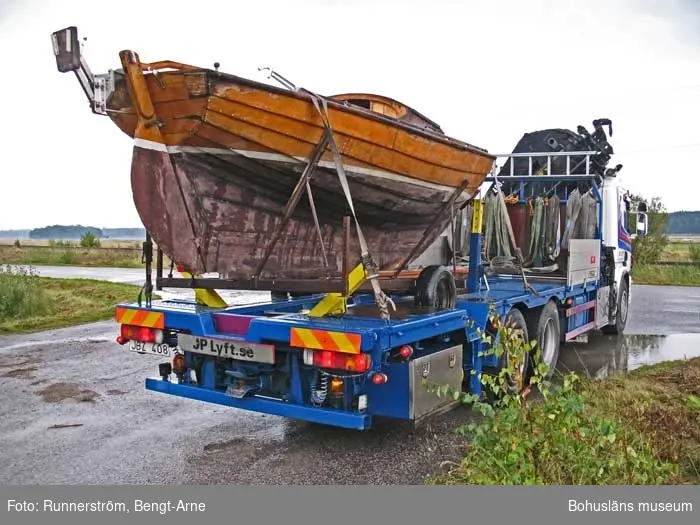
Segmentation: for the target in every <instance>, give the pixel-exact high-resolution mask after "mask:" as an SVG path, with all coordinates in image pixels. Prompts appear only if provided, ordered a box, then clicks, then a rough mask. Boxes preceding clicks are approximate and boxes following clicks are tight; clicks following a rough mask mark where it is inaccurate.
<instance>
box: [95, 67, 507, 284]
mask: <svg viewBox="0 0 700 525" xmlns="http://www.w3.org/2000/svg"><path fill="white" fill-rule="evenodd" d="M144 78H145V85H146V86H147V89H148V93H149V95H150V98H151V99H152V101H153V108H154V110H155V115H156V119H157V122H158V134H157V138H156V139H155V140H154V133H152V132H149V133H145V132H143V129H144V128H143V127H140V126H139V125H138V123H139V116H138V115H137V112H136V110H135V109H134V104H133V102H132V101H133V98H134V97H133V93H132V92H131V91H130V90H129V88H128V87H127V83H126V82H125V80H124V79H122V80H121V81H119V82H117V83H116V85H115V88H114V91H113V93H112V95H111V96H110V98H109V100H108V106H109V107H110V108H111V109H112V110H113V111H112V113H111V118H112V119H113V121H114V122H115V123H116V124H117V125H118V126H119V127H120V128H121V129H122V130H123V131H124V132H125V133H127V134H128V135H129V136H131V137H133V138H134V149H133V159H132V172H131V184H132V190H133V196H134V203H135V205H136V209H137V211H138V213H139V216H140V218H141V220H142V221H143V224H144V226H145V228H146V229H147V230H148V231H149V233H150V234H151V236H152V237H153V239H154V241H155V243H156V244H157V245H158V246H159V248H161V249H162V250H163V252H164V253H165V254H166V255H167V256H168V257H170V258H171V259H172V260H174V261H175V262H176V263H178V264H180V265H182V266H184V267H185V268H187V269H189V270H190V271H193V272H197V273H208V272H217V273H219V274H220V276H221V277H222V278H227V279H234V280H249V279H251V278H254V277H255V276H256V275H257V278H259V279H261V280H272V279H278V280H279V279H314V278H321V277H341V276H342V271H343V254H344V250H343V246H344V233H343V217H344V216H348V215H351V214H352V212H351V210H350V208H349V206H348V203H347V201H346V197H345V195H344V193H343V190H342V186H341V184H340V181H339V178H338V174H337V172H336V169H335V164H334V161H333V157H332V156H331V153H330V151H328V150H326V152H325V153H324V154H323V156H322V157H321V161H320V162H319V164H318V166H317V168H316V169H315V171H314V173H313V175H312V178H311V180H310V187H311V190H312V195H313V200H314V204H315V208H316V210H317V214H318V218H319V222H320V231H321V237H322V239H323V248H322V246H321V243H320V241H319V232H318V228H317V227H316V224H315V221H314V218H313V215H312V211H311V210H312V207H311V205H310V202H309V200H308V198H307V196H306V194H304V196H303V197H302V199H301V200H300V202H299V204H298V206H297V208H296V210H295V212H294V213H293V215H292V216H291V219H290V220H289V221H288V222H287V224H286V225H284V226H283V224H282V223H283V212H284V208H285V205H286V204H287V201H288V199H289V197H290V195H291V193H292V191H293V188H294V186H295V185H296V184H297V181H298V180H299V177H300V175H301V173H302V171H303V170H304V167H305V165H306V162H307V159H308V158H309V157H310V156H311V155H312V153H313V151H314V149H315V147H316V145H317V144H318V143H319V142H320V141H321V139H322V137H323V134H324V127H323V121H322V119H321V117H320V115H319V114H318V111H317V110H316V108H315V107H314V105H313V104H312V102H311V99H310V98H309V96H308V95H304V94H300V93H296V92H290V91H286V90H279V89H276V88H274V87H271V86H268V85H266V84H260V83H256V82H253V81H249V80H247V79H241V78H239V77H232V76H226V75H221V74H219V73H214V72H211V71H206V70H205V71H196V72H187V73H184V72H165V73H163V74H160V75H158V77H157V78H156V77H155V76H154V75H152V74H147V75H144ZM328 116H329V120H330V122H331V126H332V129H333V138H334V140H335V142H336V144H337V146H338V149H339V152H340V155H341V158H342V162H343V166H344V170H345V172H346V174H347V177H348V182H349V187H350V193H351V196H352V201H353V205H354V209H355V212H356V215H357V219H358V222H359V224H360V226H361V228H362V232H363V234H364V237H365V239H366V240H367V244H368V246H369V250H370V253H371V255H372V257H373V260H374V261H375V263H376V264H377V265H378V267H379V269H380V270H391V269H393V268H395V267H397V266H398V265H400V264H401V263H402V262H404V259H405V258H407V257H408V256H409V255H410V254H411V252H412V251H413V249H414V247H415V246H416V244H417V243H418V242H419V241H420V240H421V238H422V237H423V235H424V232H425V230H426V228H428V227H429V226H430V225H431V223H433V220H434V219H435V216H436V214H437V213H438V212H440V210H441V209H443V208H444V203H445V202H447V201H448V200H449V199H450V197H451V196H452V195H453V194H454V193H455V190H456V189H457V188H459V187H460V186H461V185H462V184H466V186H465V190H464V192H463V193H461V195H460V196H459V198H458V199H457V201H456V204H457V205H459V204H460V203H462V202H464V201H465V200H467V199H468V198H469V197H470V195H471V194H472V193H473V192H474V191H475V190H476V189H477V188H478V187H479V186H480V185H481V183H482V182H483V180H484V178H485V177H486V176H487V174H488V172H489V170H490V169H491V166H492V164H493V160H494V159H493V157H492V156H490V155H489V154H488V153H486V152H485V151H484V150H480V149H479V148H475V147H473V146H471V145H468V144H466V143H463V142H460V141H456V140H454V139H450V138H448V137H444V136H440V135H439V134H436V133H430V132H427V131H422V130H420V129H418V128H416V127H415V126H410V125H406V124H403V123H400V122H397V121H395V120H392V119H389V118H386V117H382V116H379V115H374V114H371V113H370V112H369V111H365V110H362V109H359V108H352V107H348V106H346V105H343V104H341V103H336V102H333V101H332V100H331V101H329V102H328ZM139 130H141V131H139ZM449 221H450V214H449V212H448V213H445V214H444V216H443V218H442V219H441V220H440V221H438V223H437V224H435V225H434V228H433V229H432V233H431V234H430V235H428V236H427V237H426V238H425V239H424V245H423V248H427V247H428V246H429V245H430V243H432V242H433V241H434V240H435V239H436V238H437V236H439V235H440V233H441V232H442V231H443V230H444V229H445V227H446V226H447V225H448V224H449ZM281 228H282V229H283V231H282V235H281V236H280V238H279V241H278V242H277V243H276V245H275V246H274V249H273V250H272V252H271V254H270V257H269V259H268V260H267V261H266V262H265V265H264V269H263V270H262V273H260V274H258V272H257V271H258V269H259V266H260V264H261V261H263V259H264V254H265V252H266V251H267V249H268V247H269V245H270V242H271V239H272V237H273V235H274V234H275V232H277V231H278V230H280V229H281ZM324 252H325V258H324ZM420 253H421V252H420V251H418V252H417V253H415V254H414V255H413V257H411V259H415V258H416V257H418V256H419V255H420ZM349 254H350V260H349V261H348V264H350V265H354V264H355V263H357V262H358V261H359V256H360V246H359V243H358V239H357V235H356V233H355V230H354V228H353V229H352V231H351V235H350V243H349ZM326 260H327V264H326ZM409 262H410V260H409Z"/></svg>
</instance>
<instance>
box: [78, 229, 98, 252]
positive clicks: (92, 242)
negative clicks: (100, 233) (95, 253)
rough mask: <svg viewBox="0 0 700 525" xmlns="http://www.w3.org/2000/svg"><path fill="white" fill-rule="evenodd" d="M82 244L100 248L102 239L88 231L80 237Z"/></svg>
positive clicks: (87, 246) (86, 246)
mask: <svg viewBox="0 0 700 525" xmlns="http://www.w3.org/2000/svg"><path fill="white" fill-rule="evenodd" d="M80 246H82V247H83V248H99V247H100V240H99V239H98V238H97V237H95V235H94V234H93V233H92V232H90V231H87V232H85V233H83V235H81V237H80Z"/></svg>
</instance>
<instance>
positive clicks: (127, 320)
mask: <svg viewBox="0 0 700 525" xmlns="http://www.w3.org/2000/svg"><path fill="white" fill-rule="evenodd" d="M116 318H117V322H118V323H121V324H130V325H134V326H145V327H147V328H160V329H161V330H162V329H163V328H164V327H165V314H164V313H161V312H151V311H149V310H139V309H137V308H117V313H116Z"/></svg>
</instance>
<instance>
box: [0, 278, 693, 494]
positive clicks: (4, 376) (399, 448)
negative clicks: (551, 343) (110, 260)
mask: <svg viewBox="0 0 700 525" xmlns="http://www.w3.org/2000/svg"><path fill="white" fill-rule="evenodd" d="M117 272H124V271H123V270H115V275H114V276H112V277H113V278H114V279H117V278H119V277H118V276H117V275H116V273H117ZM126 272H127V273H128V272H130V271H129V270H127V271H126ZM42 274H44V275H49V272H42ZM125 275H126V274H122V276H121V278H122V279H124V278H126V277H128V276H126V277H125ZM132 275H133V276H134V281H135V282H137V283H138V282H140V278H141V277H140V276H141V275H142V273H141V272H140V271H138V270H136V271H135V273H134V274H132ZM72 276H73V275H72ZM122 282H129V279H126V280H122ZM633 293H634V296H633V303H632V305H631V310H630V319H629V323H628V331H627V333H628V336H626V337H623V338H615V337H605V336H597V337H593V338H592V339H591V341H590V342H589V343H587V344H576V345H568V346H567V347H565V348H564V349H563V350H562V356H561V358H560V368H562V369H563V370H566V369H574V370H577V371H583V372H584V373H586V374H590V375H592V376H597V377H603V376H605V375H607V374H611V373H615V372H617V371H620V370H625V369H628V368H636V367H637V366H639V365H641V364H644V363H646V362H656V361H659V360H663V359H669V358H670V359H680V358H683V357H684V355H687V356H688V357H690V356H691V355H698V352H700V344H698V343H699V342H700V289H696V288H681V289H679V288H673V287H647V286H636V287H635V288H634V292H633ZM241 299H244V298H243V297H242V298H241ZM652 308H653V309H654V310H653V311H652ZM658 334H671V335H667V336H666V337H659V336H658ZM115 336H116V324H115V323H114V322H112V321H107V322H103V323H96V324H91V325H84V326H79V327H72V328H67V329H62V330H54V331H51V332H44V333H39V334H32V335H23V336H9V337H7V336H5V337H0V421H2V425H1V426H0V450H2V461H1V462H0V465H1V467H0V484H103V483H104V484H107V483H112V484H148V483H152V484H208V483H216V484H235V483H242V484H261V483H265V484H281V483H282V484H309V483H313V484H349V483H354V484H415V483H422V482H423V480H424V477H425V476H426V475H427V474H430V473H433V472H436V471H437V470H438V469H439V464H440V462H441V461H444V460H449V459H453V458H455V457H456V456H457V455H458V454H459V447H460V442H459V439H458V438H457V437H456V436H455V435H454V433H453V429H454V428H455V426H456V425H458V424H460V423H464V422H466V421H467V420H468V418H469V412H468V411H467V410H466V409H458V410H455V411H453V412H450V413H449V414H446V415H443V416H438V417H436V418H434V419H433V420H432V421H431V422H429V423H428V424H426V425H425V426H423V427H421V428H419V429H417V430H416V431H414V432H412V431H410V430H409V429H407V428H406V427H405V426H403V425H400V424H396V423H392V422H380V423H379V424H378V425H377V426H376V427H375V428H374V429H372V430H370V431H366V432H364V433H362V432H357V431H351V430H343V429H335V428H328V427H323V426H320V425H313V424H308V423H302V422H296V421H290V420H285V419H282V418H278V417H274V416H265V415H261V414H254V413H247V412H244V411H239V410H236V409H232V408H224V407H221V408H219V407H216V406H211V405H207V404H205V403H200V402H197V401H191V400H186V399H178V398H174V397H171V396H166V395H162V394H157V393H151V392H148V391H146V390H145V389H144V387H143V380H144V378H145V377H147V376H151V375H156V367H157V364H158V362H159V358H158V357H155V356H141V355H138V354H132V353H131V352H129V351H128V350H125V349H124V348H123V347H120V346H119V345H117V344H116V343H115V342H114V337H115Z"/></svg>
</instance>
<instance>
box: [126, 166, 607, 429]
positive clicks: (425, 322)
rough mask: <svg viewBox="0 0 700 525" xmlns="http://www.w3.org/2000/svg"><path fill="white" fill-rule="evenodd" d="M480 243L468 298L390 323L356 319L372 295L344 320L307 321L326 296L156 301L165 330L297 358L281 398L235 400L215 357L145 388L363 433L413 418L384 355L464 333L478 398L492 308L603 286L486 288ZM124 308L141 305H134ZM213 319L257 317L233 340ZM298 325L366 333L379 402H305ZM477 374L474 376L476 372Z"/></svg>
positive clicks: (584, 297) (488, 359) (499, 283)
mask: <svg viewBox="0 0 700 525" xmlns="http://www.w3.org/2000/svg"><path fill="white" fill-rule="evenodd" d="M504 179H505V181H512V182H520V181H518V179H524V180H532V179H531V177H514V176H509V177H501V180H502V181H504ZM559 179H561V180H568V181H573V180H593V177H592V176H567V177H549V176H548V177H546V180H547V182H557V181H558V180H559ZM488 180H494V179H487V181H488ZM505 181H504V182H505ZM538 182H541V181H538ZM593 187H594V193H595V195H596V197H597V198H598V201H599V203H601V202H602V199H601V198H600V192H599V190H598V187H597V185H596V184H595V182H593ZM520 193H522V191H521V192H520ZM600 224H602V206H600V207H599V225H600ZM597 238H600V228H599V230H598V232H597ZM481 239H482V235H481V233H472V234H471V238H470V248H471V249H470V253H471V254H473V255H474V256H472V257H471V258H470V265H469V274H468V277H467V280H466V282H465V283H462V284H463V285H465V287H466V290H467V294H465V295H461V296H459V297H458V299H457V304H456V308H455V309H454V310H448V311H441V312H435V313H417V314H415V315H408V316H407V317H406V318H401V319H393V320H391V321H389V322H386V321H383V320H381V319H378V318H372V317H367V316H360V315H353V314H352V306H358V305H364V304H371V303H373V298H372V297H371V296H370V295H357V296H355V297H353V299H352V300H351V301H350V308H349V310H348V311H349V313H347V314H346V315H344V316H343V317H341V318H309V317H308V316H307V315H305V314H303V313H300V312H301V310H305V309H309V308H311V307H312V306H313V305H314V304H315V303H316V302H317V301H318V300H320V298H321V297H323V296H322V295H315V296H309V297H304V298H299V299H295V300H291V301H281V302H263V303H258V304H249V305H241V306H233V307H227V308H223V309H216V308H208V307H204V306H200V305H196V304H195V303H193V302H190V301H180V300H169V301H154V302H153V303H152V305H151V307H150V308H149V310H150V311H154V312H162V313H163V314H164V315H165V326H166V328H168V329H174V330H177V331H184V332H188V333H190V334H193V335H199V336H204V337H214V338H218V339H229V340H233V341H239V342H240V341H246V342H250V343H270V344H275V345H278V347H279V348H280V349H281V351H283V352H288V353H289V355H290V357H291V359H288V362H289V363H290V367H289V370H288V371H289V373H290V376H291V391H290V392H289V395H288V396H286V398H285V399H283V400H277V399H268V398H263V397H254V396H253V397H247V398H243V399H238V398H234V397H231V396H229V395H227V394H226V393H225V392H223V391H220V390H217V389H216V388H215V378H214V374H215V364H214V361H213V360H212V359H207V360H205V362H204V366H203V368H202V374H203V377H202V378H201V379H200V378H198V379H200V386H193V385H191V384H186V383H185V384H178V383H173V382H169V381H165V380H163V379H160V378H148V379H146V382H145V386H146V389H148V390H152V391H155V392H161V393H167V394H171V395H176V396H180V397H186V398H189V399H195V400H200V401H205V402H210V403H216V404H220V405H224V406H230V407H235V408H239V409H243V410H250V411H254V412H262V413H266V414H271V415H277V416H282V417H289V418H294V419H300V420H305V421H310V422H316V423H322V424H327V425H333V426H339V427H345V428H353V429H359V430H364V429H367V428H370V427H371V425H372V418H373V416H376V415H386V416H389V417H398V418H400V419H407V418H408V417H409V416H408V403H409V400H408V396H409V395H410V394H409V392H408V390H409V389H408V378H407V368H408V367H407V364H406V363H405V362H402V363H393V364H391V363H387V362H385V359H384V357H385V355H386V353H387V352H388V351H389V350H391V349H393V348H397V347H400V346H402V345H407V344H410V345H412V346H414V348H415V349H416V356H418V355H428V354H431V353H433V352H435V351H437V350H439V349H440V348H439V345H438V346H435V344H433V346H428V347H421V345H420V342H421V341H426V340H431V339H433V338H437V339H439V338H440V337H442V336H445V337H446V336H447V335H448V334H451V333H454V332H462V333H463V334H464V335H465V337H464V340H465V354H464V356H465V358H464V365H463V366H464V372H465V377H468V378H469V387H470V389H471V391H472V392H474V393H476V394H480V393H481V382H480V379H479V373H480V372H481V371H482V370H483V368H484V366H497V363H496V362H495V361H496V356H495V355H490V356H484V355H482V349H483V347H482V342H481V338H480V334H479V332H480V331H482V330H484V328H485V327H486V325H487V317H488V314H489V311H490V310H492V309H494V310H495V311H496V312H497V313H498V314H499V315H501V316H505V315H506V314H507V313H508V312H509V311H510V310H511V309H512V308H514V307H523V308H527V309H532V308H537V307H539V306H542V305H544V304H545V303H546V302H547V301H550V300H555V301H556V302H557V303H558V304H560V305H561V304H564V302H565V301H566V300H567V299H571V300H572V301H571V302H572V307H574V308H575V307H576V306H580V305H585V304H586V303H587V302H590V301H591V300H593V299H595V296H596V291H597V288H598V286H599V283H598V282H590V283H586V284H585V285H578V286H574V287H568V286H567V285H565V284H561V283H556V282H555V283H553V282H551V281H548V282H540V281H538V279H537V277H535V276H531V277H530V278H529V284H530V285H531V286H532V287H533V288H534V289H535V290H536V291H537V292H538V293H537V295H535V294H532V293H531V292H528V291H526V290H525V288H524V285H523V282H522V279H521V278H520V277H519V276H507V275H497V276H492V277H490V278H489V283H488V284H489V286H488V289H486V290H485V289H483V288H482V287H481V286H480V285H481V277H482V270H483V269H482V263H481V257H480V255H481ZM394 300H395V301H396V302H397V306H400V305H401V303H402V298H400V297H395V298H394ZM119 306H124V307H132V308H134V307H136V308H139V307H138V306H137V305H134V304H122V305H119ZM140 308H142V307H140ZM214 314H216V315H220V316H226V315H244V316H252V317H253V318H252V320H251V322H250V324H249V326H248V329H247V331H246V333H245V334H243V335H231V334H222V333H219V332H218V331H217V330H216V327H215V323H214ZM590 317H591V312H590V310H582V311H581V312H579V313H576V314H574V315H572V316H569V317H567V324H566V326H567V331H568V332H571V331H572V330H576V329H579V328H582V327H585V326H586V325H588V324H589V323H590V322H591V319H590ZM293 327H297V328H310V329H317V330H334V331H341V332H345V333H353V334H359V335H360V336H361V351H362V352H367V353H369V354H370V355H371V358H372V367H371V370H370V371H369V372H368V375H369V374H371V373H372V372H379V371H382V372H384V373H385V374H387V376H388V377H389V381H388V382H387V383H386V384H383V385H374V384H372V382H371V381H368V382H366V384H365V385H364V387H363V388H364V391H365V392H366V393H367V394H368V396H369V398H370V399H374V400H376V401H375V402H374V403H373V402H372V401H370V403H369V405H368V407H367V410H366V411H365V412H349V411H343V410H336V409H328V408H320V407H314V406H310V405H303V404H301V399H302V385H301V373H300V365H299V361H300V359H299V356H300V352H302V351H303V349H299V348H293V347H290V346H289V342H290V331H291V329H292V328H293ZM191 357H192V356H191V355H190V354H186V362H187V364H188V365H189V364H190V359H191ZM253 366H255V365H253ZM472 371H473V372H475V373H471V372H472Z"/></svg>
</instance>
